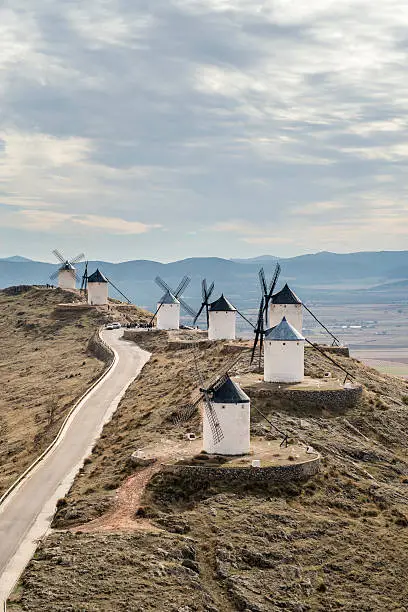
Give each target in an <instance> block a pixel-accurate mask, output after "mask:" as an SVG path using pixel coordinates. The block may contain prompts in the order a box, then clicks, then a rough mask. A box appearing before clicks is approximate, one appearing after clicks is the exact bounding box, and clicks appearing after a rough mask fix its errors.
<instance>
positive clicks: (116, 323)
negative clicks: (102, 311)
mask: <svg viewBox="0 0 408 612" xmlns="http://www.w3.org/2000/svg"><path fill="white" fill-rule="evenodd" d="M121 327H122V325H121V324H120V323H118V322H117V321H115V322H114V323H112V329H120V328H121Z"/></svg>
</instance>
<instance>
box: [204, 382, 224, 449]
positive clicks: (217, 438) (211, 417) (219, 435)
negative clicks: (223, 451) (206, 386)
mask: <svg viewBox="0 0 408 612" xmlns="http://www.w3.org/2000/svg"><path fill="white" fill-rule="evenodd" d="M203 397H204V402H205V403H204V407H205V412H206V414H207V419H208V422H209V424H210V429H211V434H212V437H213V441H214V444H219V443H220V442H221V440H222V439H223V437H224V433H223V431H222V429H221V425H220V422H219V420H218V417H217V414H216V412H215V410H214V408H213V406H212V404H211V401H210V398H209V397H208V393H207V392H206V391H204V393H203Z"/></svg>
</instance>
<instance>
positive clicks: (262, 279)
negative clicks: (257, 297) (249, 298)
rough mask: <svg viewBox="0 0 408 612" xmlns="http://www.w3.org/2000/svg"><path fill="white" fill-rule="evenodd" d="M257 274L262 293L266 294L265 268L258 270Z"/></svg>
mask: <svg viewBox="0 0 408 612" xmlns="http://www.w3.org/2000/svg"><path fill="white" fill-rule="evenodd" d="M258 276H259V282H260V283H261V289H262V293H263V294H264V295H265V296H266V295H268V287H267V284H266V278H265V270H264V269H263V268H261V269H260V270H259V272H258Z"/></svg>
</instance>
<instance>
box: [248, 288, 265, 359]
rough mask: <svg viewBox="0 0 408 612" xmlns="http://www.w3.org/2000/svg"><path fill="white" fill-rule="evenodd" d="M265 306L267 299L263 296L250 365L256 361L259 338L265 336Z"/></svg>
mask: <svg viewBox="0 0 408 612" xmlns="http://www.w3.org/2000/svg"><path fill="white" fill-rule="evenodd" d="M264 304H265V298H264V297H263V296H262V299H261V303H260V305H259V312H258V321H257V324H256V328H255V340H254V344H253V347H252V353H251V361H250V363H252V362H253V360H254V357H255V352H256V347H257V346H258V342H259V338H260V336H263V333H264V328H263V320H264V319H263V318H264Z"/></svg>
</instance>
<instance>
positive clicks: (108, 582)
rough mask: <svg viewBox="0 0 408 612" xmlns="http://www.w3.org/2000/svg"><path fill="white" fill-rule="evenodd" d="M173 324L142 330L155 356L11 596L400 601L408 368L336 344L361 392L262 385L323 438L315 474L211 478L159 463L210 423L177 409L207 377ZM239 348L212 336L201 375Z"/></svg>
mask: <svg viewBox="0 0 408 612" xmlns="http://www.w3.org/2000/svg"><path fill="white" fill-rule="evenodd" d="M168 338H169V336H168V334H166V333H165V332H162V333H155V334H142V335H141V336H140V339H139V340H138V344H139V343H141V344H142V346H143V347H144V348H146V349H147V350H149V351H151V352H152V353H153V355H152V358H151V360H150V362H149V363H148V364H147V365H146V366H145V368H144V370H143V372H142V374H141V377H140V379H138V380H137V381H136V382H135V383H133V384H132V385H131V387H130V388H129V390H128V392H127V393H126V395H125V397H124V399H123V400H122V402H121V404H120V406H119V408H118V410H117V412H116V413H115V415H114V417H113V419H112V421H111V422H110V423H109V424H107V425H106V427H105V428H104V431H103V434H102V436H101V438H100V440H99V441H98V443H97V445H96V446H95V448H94V450H93V452H92V454H91V455H90V457H89V458H88V459H87V460H86V461H85V465H84V467H83V469H82V470H81V472H80V474H79V475H78V477H77V478H76V480H75V482H74V484H73V487H72V489H71V491H70V493H69V495H68V496H67V497H66V498H64V499H63V500H60V502H59V504H58V512H57V515H56V517H55V521H54V527H56V528H57V531H55V532H54V533H53V534H51V535H50V536H49V537H48V538H46V539H45V540H44V541H43V542H42V543H41V544H40V546H39V548H38V551H37V553H36V555H35V558H34V560H33V561H32V563H31V564H30V565H29V567H28V568H27V570H26V572H25V573H24V576H23V579H22V581H21V583H20V586H19V588H18V589H17V591H16V593H15V595H14V597H13V600H12V605H11V606H10V609H11V610H16V611H17V610H18V611H20V610H25V609H29V610H41V611H42V612H43V611H44V612H54V610H56V609H61V610H62V609H66V608H67V607H69V606H71V607H72V608H73V609H77V608H79V607H81V609H82V608H83V609H87V610H88V609H89V610H98V611H106V612H107V611H108V610H112V609H115V610H117V611H118V612H120V611H122V610H123V611H125V610H129V609H134V610H143V611H144V610H150V611H157V612H161V611H162V610H169V612H180V610H183V612H184V611H185V610H186V602H188V609H189V610H194V611H195V612H229V611H231V612H233V611H236V610H239V611H242V612H244V611H249V610H250V611H252V612H278V611H279V610H282V609H285V610H290V611H291V612H312V611H313V612H326V611H327V610H347V611H350V612H351V611H353V612H361V611H364V612H369V611H370V612H383V610H401V612H402V610H403V609H404V606H405V602H406V601H407V597H408V587H407V583H406V580H405V576H406V572H407V570H408V555H407V551H408V531H407V529H408V484H407V483H408V455H407V450H406V449H407V446H408V426H407V410H408V384H407V383H406V382H404V381H402V380H400V379H397V378H394V377H390V376H386V375H383V374H380V373H379V372H377V371H376V370H373V369H371V368H368V367H366V366H364V365H363V364H361V363H360V362H358V361H357V360H355V359H351V358H346V357H337V359H338V361H339V362H340V363H341V364H342V365H343V366H346V367H347V369H348V370H349V371H350V373H352V374H353V375H354V376H355V377H356V379H357V380H358V381H360V382H361V383H363V384H364V386H365V392H364V395H363V398H362V400H361V402H360V403H359V404H358V405H357V406H355V407H354V408H350V409H346V410H336V409H335V407H329V406H327V407H320V408H319V409H313V408H304V407H303V408H302V407H300V406H297V405H296V404H293V403H291V402H282V400H276V401H275V400H274V399H273V397H272V398H270V399H268V398H266V399H262V397H259V398H257V397H253V398H252V399H251V402H252V403H253V404H255V405H256V406H257V407H258V408H259V409H261V411H262V412H263V414H266V415H267V416H268V418H269V419H271V420H272V422H273V423H274V424H276V425H277V426H278V427H279V429H280V430H281V431H282V430H283V431H285V432H286V433H288V434H289V436H290V437H291V438H292V439H298V440H301V441H303V443H305V444H311V445H313V447H314V448H315V449H316V450H318V451H320V452H321V453H322V455H323V457H324V460H323V466H322V472H321V474H318V475H317V476H314V477H312V478H310V479H309V480H308V481H305V482H300V483H290V482H288V483H281V484H280V485H268V484H267V483H263V484H262V485H260V486H255V485H248V484H245V483H242V485H240V483H239V482H237V483H236V485H235V486H231V485H228V484H224V485H223V484H222V483H216V482H212V481H209V482H208V486H204V487H203V486H202V485H200V486H198V485H196V484H195V482H194V480H186V479H183V478H182V477H177V476H171V475H169V474H166V473H165V472H163V470H162V466H161V464H162V463H167V462H169V461H171V459H172V457H173V456H174V452H175V449H177V448H178V447H179V446H180V445H182V444H184V445H186V444H188V442H186V441H185V439H184V442H183V441H182V440H183V434H185V433H186V432H188V431H199V423H200V420H199V419H200V417H199V414H198V413H197V414H194V415H192V416H191V419H190V421H189V422H187V423H183V422H178V421H177V418H175V417H176V416H177V413H178V411H179V410H180V407H181V406H183V404H184V403H185V401H186V397H189V395H190V393H193V392H194V390H195V389H196V387H197V384H198V382H197V378H196V373H195V371H194V368H193V366H192V365H191V364H192V362H193V353H194V349H193V347H191V348H189V347H181V346H179V345H178V344H177V343H176V344H175V345H174V347H173V346H172V345H171V343H170V344H168ZM242 347H243V348H244V347H245V343H243V345H242ZM248 353H249V351H248ZM230 358H231V354H230V353H229V352H228V350H227V347H226V346H224V343H222V342H219V343H213V345H211V346H208V347H207V348H205V347H203V348H202V349H201V351H200V369H201V371H202V374H203V376H204V377H205V378H211V377H212V376H213V374H214V372H215V371H218V370H219V369H222V364H223V363H225V361H226V360H227V361H229V359H230ZM245 363H246V362H244V363H243V364H240V365H239V366H237V370H236V372H235V373H238V374H239V373H241V372H242V371H245V370H246V368H247V367H248V366H247V365H245ZM330 369H331V372H332V375H333V376H334V377H343V376H344V374H343V373H342V372H339V371H337V370H336V368H335V367H331V368H330ZM325 371H327V361H326V360H324V359H323V357H322V356H321V355H319V354H318V353H316V352H314V351H312V350H307V351H306V373H307V374H308V375H312V376H314V377H316V378H319V377H323V376H324V372H325ZM251 432H252V436H253V437H254V438H257V439H264V440H265V441H266V443H267V441H268V440H273V439H275V438H276V435H277V434H276V432H275V431H274V430H271V428H270V426H269V424H268V423H267V422H266V421H264V420H263V419H262V418H261V417H259V415H258V416H256V414H255V413H253V415H252V426H251ZM147 447H149V448H152V449H155V453H156V455H157V457H158V462H157V463H156V464H152V465H150V466H148V467H143V466H139V467H136V466H135V465H133V463H132V462H131V461H130V456H131V454H132V453H133V452H134V451H135V450H136V449H143V448H147ZM132 487H133V488H132ZM115 508H116V510H115ZM113 517H115V518H114V519H113ZM72 584H75V589H72V586H71V585H72Z"/></svg>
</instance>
